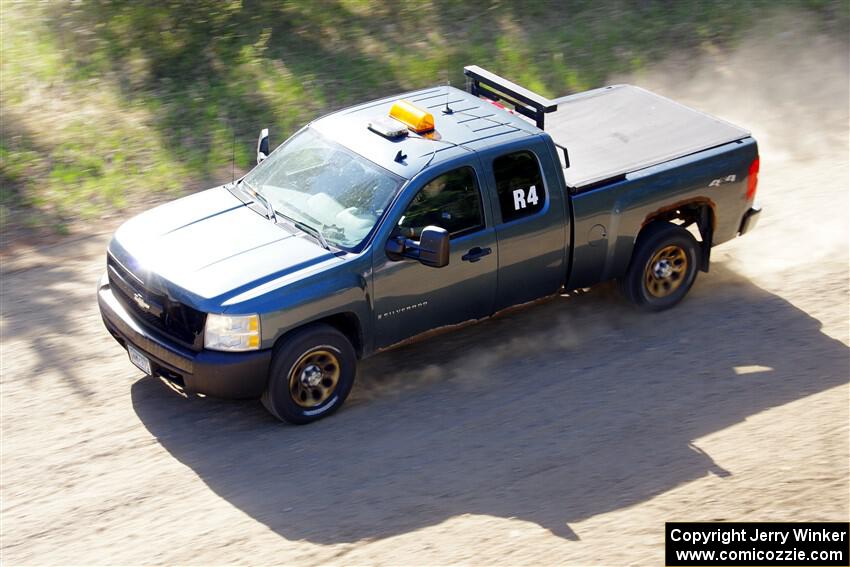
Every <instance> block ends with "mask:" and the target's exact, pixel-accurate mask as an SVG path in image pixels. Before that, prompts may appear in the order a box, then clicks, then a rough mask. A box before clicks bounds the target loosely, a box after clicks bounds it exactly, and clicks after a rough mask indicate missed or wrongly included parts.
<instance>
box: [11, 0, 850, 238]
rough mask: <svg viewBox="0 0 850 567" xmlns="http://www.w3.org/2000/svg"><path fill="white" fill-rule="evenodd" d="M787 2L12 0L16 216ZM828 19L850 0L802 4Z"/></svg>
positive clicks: (589, 71)
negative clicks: (359, 107)
mask: <svg viewBox="0 0 850 567" xmlns="http://www.w3.org/2000/svg"><path fill="white" fill-rule="evenodd" d="M777 4H778V3H776V2H771V1H767V0H754V1H752V2H749V3H744V2H739V1H738V0H716V1H714V2H702V1H696V0H681V1H670V2H660V1H653V0H617V1H611V2H597V1H593V0H574V1H571V2H544V1H542V0H538V1H530V2H516V3H512V2H505V1H490V2H475V1H467V2H444V1H438V0H408V1H406V2H394V1H392V0H374V1H367V0H336V1H330V0H315V1H309V0H307V1H303V2H295V1H291V2H259V1H252V0H244V1H236V0H162V1H161V2H156V3H139V2H129V1H107V0H101V1H88V2H70V1H58V0H57V1H55V2H51V3H36V2H11V1H7V0H3V1H2V2H0V38H2V51H0V61H2V62H1V63H0V113H2V124H1V125H0V128H1V129H0V224H2V231H3V234H5V235H6V237H7V238H8V237H9V236H10V235H11V236H13V235H14V234H15V233H17V232H20V231H22V230H24V231H25V230H26V229H28V228H35V229H42V230H44V229H47V230H51V231H57V232H62V231H63V230H67V227H68V226H69V224H70V223H73V222H79V221H82V222H91V221H93V220H95V219H98V218H100V217H101V216H102V215H104V214H105V213H108V212H110V211H115V210H121V209H124V208H126V207H129V206H131V205H132V204H134V203H141V202H144V201H145V200H148V199H150V198H152V197H153V196H156V197H162V196H167V195H178V194H181V193H183V192H185V191H188V190H194V189H198V188H202V187H203V186H205V185H207V184H210V183H212V182H213V180H215V179H221V178H223V177H226V176H227V175H228V173H229V171H230V160H231V152H232V151H233V149H234V142H235V153H236V162H237V167H238V168H239V169H246V168H248V167H250V164H251V159H252V158H253V145H254V143H255V137H256V134H257V132H258V131H259V129H260V128H262V127H265V126H269V127H270V128H271V130H272V142H273V145H274V144H277V143H279V142H281V141H282V140H284V139H285V138H286V137H287V136H288V135H289V134H291V133H292V132H293V131H294V130H295V129H297V128H298V127H300V126H301V125H302V124H303V123H305V122H306V121H308V120H310V119H311V118H313V117H315V116H317V115H319V114H321V113H324V112H327V111H329V110H333V109H336V108H340V107H344V106H347V105H350V104H354V103H357V102H361V101H364V100H368V99H370V98H375V97H378V96H384V95H387V94H390V93H393V92H397V91H402V90H407V89H413V88H418V87H423V86H427V85H432V84H435V83H444V82H445V81H451V83H452V84H455V85H463V84H464V81H463V75H462V68H463V66H464V65H467V64H471V63H475V64H478V65H481V66H483V67H486V68H489V69H492V70H494V71H496V72H498V73H499V74H501V75H504V76H506V77H509V78H510V79H512V80H514V81H516V82H519V83H521V84H524V85H527V86H529V87H531V88H532V89H534V90H537V91H540V92H541V93H543V94H546V95H550V96H553V95H561V94H566V93H568V92H573V91H578V90H583V89H587V88H590V87H594V86H598V85H600V84H602V83H604V82H605V80H606V78H607V77H609V76H610V75H612V74H623V73H628V72H633V71H636V70H639V69H641V68H644V67H646V66H648V65H651V64H652V63H653V62H655V61H658V60H660V59H663V58H665V57H666V56H668V55H669V54H670V53H672V52H674V51H678V52H682V51H684V52H693V53H698V52H699V51H700V50H701V49H703V48H704V47H705V46H706V45H713V46H719V47H721V48H728V47H732V46H734V45H735V43H736V42H737V41H740V39H741V38H742V37H744V36H745V35H746V32H747V30H748V29H750V28H751V26H752V25H753V24H754V23H755V22H756V21H759V20H761V19H764V18H767V17H769V16H770V15H771V14H772V13H773V12H774V11H775V10H777V7H776V6H777ZM781 4H782V7H784V8H787V7H789V6H793V7H795V8H796V9H799V10H804V11H806V12H809V13H811V14H813V15H814V16H815V17H816V18H817V19H818V21H819V22H821V26H822V27H823V29H824V30H826V31H832V30H835V31H837V32H838V33H845V32H844V30H846V29H847V28H848V26H850V3H848V2H846V1H840V0H839V1H835V2H831V1H814V0H807V1H806V0H786V2H783V3H781Z"/></svg>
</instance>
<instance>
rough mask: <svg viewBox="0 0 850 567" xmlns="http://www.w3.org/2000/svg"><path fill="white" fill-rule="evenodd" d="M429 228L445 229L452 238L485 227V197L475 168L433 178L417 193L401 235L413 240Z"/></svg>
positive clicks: (409, 207)
mask: <svg viewBox="0 0 850 567" xmlns="http://www.w3.org/2000/svg"><path fill="white" fill-rule="evenodd" d="M428 225H434V226H439V227H441V228H445V229H446V230H447V231H448V232H449V234H450V235H452V236H459V235H461V234H467V233H469V232H473V231H475V230H478V229H481V228H484V215H483V214H482V211H481V194H480V193H479V191H478V184H477V183H476V182H475V171H473V169H472V168H471V167H461V168H459V169H455V170H453V171H450V172H448V173H444V174H443V175H440V176H439V177H437V178H435V179H432V180H431V181H430V182H429V183H428V184H427V185H425V186H424V187H423V188H422V189H421V190H420V191H419V193H417V194H416V197H414V198H413V201H412V202H411V203H410V205H409V206H408V207H407V210H406V211H405V212H404V216H403V217H401V220H400V221H399V222H398V226H399V229H401V233H402V234H405V235H407V236H409V237H412V238H419V235H420V234H421V233H422V229H423V228H425V227H426V226H428Z"/></svg>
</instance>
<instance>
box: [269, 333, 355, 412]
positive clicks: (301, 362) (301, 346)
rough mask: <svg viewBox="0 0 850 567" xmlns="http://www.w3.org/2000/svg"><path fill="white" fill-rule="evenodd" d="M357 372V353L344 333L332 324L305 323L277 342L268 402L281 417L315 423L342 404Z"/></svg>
mask: <svg viewBox="0 0 850 567" xmlns="http://www.w3.org/2000/svg"><path fill="white" fill-rule="evenodd" d="M356 372H357V355H356V353H355V352H354V347H352V346H351V342H350V341H349V340H348V339H347V338H346V336H345V335H343V334H342V333H341V332H339V331H338V330H337V329H335V328H333V327H331V326H330V325H325V324H316V325H311V326H309V327H305V328H304V329H300V330H298V331H295V332H294V333H293V334H292V335H291V336H289V337H287V338H285V339H284V340H283V341H281V343H280V344H278V345H277V347H275V354H274V357H273V358H272V364H271V370H270V371H269V381H268V385H267V386H266V391H265V392H263V397H262V402H263V405H264V406H265V407H266V409H267V410H269V413H271V414H272V415H273V416H275V417H276V418H278V419H280V420H283V421H288V422H289V423H294V424H296V425H303V424H306V423H311V422H313V421H316V420H318V419H321V418H323V417H327V416H329V415H330V414H332V413H333V412H335V411H336V410H337V409H339V407H340V406H341V405H342V404H343V402H344V401H345V399H346V398H347V397H348V394H349V392H351V387H352V386H353V385H354V376H355V374H356ZM314 382H315V383H314Z"/></svg>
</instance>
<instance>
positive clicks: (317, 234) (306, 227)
mask: <svg viewBox="0 0 850 567" xmlns="http://www.w3.org/2000/svg"><path fill="white" fill-rule="evenodd" d="M280 216H282V217H283V218H285V219H286V220H288V221H289V222H291V223H292V224H294V225H295V226H296V227H297V228H299V229H301V230H302V231H303V232H306V233H308V234H311V235H313V236H315V237H316V240H318V241H319V242H320V243H321V245H322V248H324V249H325V250H328V251H330V249H331V246H330V244H328V241H327V240H325V235H324V234H322V231H321V230H319V229H317V228H316V227H314V226H310V225H309V224H307V223H305V222H301V221H300V220H295V219H294V218H292V217H288V216H286V215H284V214H283V213H281V215H280Z"/></svg>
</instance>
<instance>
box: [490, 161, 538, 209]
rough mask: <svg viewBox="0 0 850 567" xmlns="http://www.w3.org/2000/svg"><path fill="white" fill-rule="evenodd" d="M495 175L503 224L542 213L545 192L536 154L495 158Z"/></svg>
mask: <svg viewBox="0 0 850 567" xmlns="http://www.w3.org/2000/svg"><path fill="white" fill-rule="evenodd" d="M493 173H494V175H495V177H496V192H497V193H498V194H499V207H500V208H501V210H502V221H503V222H509V221H512V220H516V219H521V218H523V217H527V216H530V215H533V214H535V213H537V212H538V211H540V210H542V209H543V206H544V205H545V204H546V188H545V187H544V185H543V177H542V176H541V175H540V165H539V164H538V163H537V158H536V157H534V154H532V153H531V152H528V151H523V152H516V153H513V154H508V155H505V156H502V157H499V158H496V159H495V160H493Z"/></svg>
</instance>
